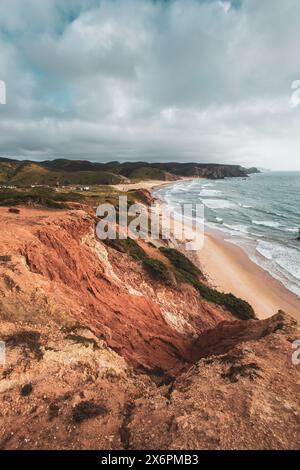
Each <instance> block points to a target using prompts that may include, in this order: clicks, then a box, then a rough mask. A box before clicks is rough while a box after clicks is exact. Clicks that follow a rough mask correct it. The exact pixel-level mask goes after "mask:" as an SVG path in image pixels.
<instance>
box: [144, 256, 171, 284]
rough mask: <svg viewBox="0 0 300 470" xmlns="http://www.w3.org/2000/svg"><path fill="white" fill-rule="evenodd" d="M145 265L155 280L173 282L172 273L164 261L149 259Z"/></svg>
mask: <svg viewBox="0 0 300 470" xmlns="http://www.w3.org/2000/svg"><path fill="white" fill-rule="evenodd" d="M143 263H144V266H145V267H146V269H147V271H148V272H149V274H150V275H151V276H152V277H154V278H155V279H158V280H159V281H163V282H167V283H168V282H170V281H171V277H170V272H169V270H168V268H167V267H166V265H165V264H164V263H162V261H160V260H158V259H153V258H149V257H147V258H146V259H144V261H143Z"/></svg>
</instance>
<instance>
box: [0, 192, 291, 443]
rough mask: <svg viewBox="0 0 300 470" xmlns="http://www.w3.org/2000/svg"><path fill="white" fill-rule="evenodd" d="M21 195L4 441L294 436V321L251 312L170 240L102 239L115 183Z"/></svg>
mask: <svg viewBox="0 0 300 470" xmlns="http://www.w3.org/2000/svg"><path fill="white" fill-rule="evenodd" d="M43 189H44V188H43ZM20 191H21V190H20ZM21 192H22V191H21ZM24 194H25V193H23V199H22V200H17V201H16V200H15V201H12V200H11V201H7V200H6V201H4V205H3V206H2V207H0V223H1V227H2V230H0V242H1V243H0V340H1V341H4V342H5V345H6V363H5V364H3V365H0V374H1V375H0V415H1V419H2V426H1V429H0V446H1V448H2V449H41V448H43V449H121V450H124V449H125V450H128V449H153V448H156V449H233V448H239V449H253V448H258V449H296V448H298V447H299V421H298V420H299V406H300V402H299V400H300V398H299V394H298V393H297V386H298V385H297V384H298V383H299V380H300V370H299V367H296V366H295V365H293V363H292V353H293V350H292V343H293V342H294V341H295V340H296V339H298V338H299V334H300V331H299V325H298V323H297V322H296V321H294V320H293V319H291V318H290V317H289V316H288V315H286V314H284V313H283V312H279V313H277V314H276V315H274V316H273V317H271V318H269V319H267V320H257V319H256V316H255V312H254V311H253V309H252V307H251V306H250V305H249V304H248V303H247V302H245V301H243V300H242V299H239V298H236V297H235V296H233V295H232V294H230V293H228V294H226V293H222V292H218V291H217V290H216V289H214V288H213V287H212V286H210V284H209V282H208V281H207V279H206V278H205V276H204V275H203V273H202V272H201V269H200V267H199V266H198V265H196V264H194V262H193V260H192V259H189V258H187V256H186V254H184V253H182V252H181V251H178V249H176V248H175V247H174V246H172V244H171V242H162V243H157V244H153V243H150V242H147V241H145V240H132V239H130V238H128V239H127V240H118V239H117V240H111V241H106V242H101V241H99V240H98V239H97V237H96V235H95V226H96V223H97V218H96V217H95V211H94V205H95V204H97V203H98V202H100V201H101V200H102V201H103V200H109V201H113V200H114V198H116V197H117V196H118V191H117V190H116V189H114V188H108V187H102V188H101V190H100V189H99V191H98V193H97V194H89V193H87V194H84V195H82V194H78V195H77V197H76V199H74V195H73V194H72V193H71V192H70V193H60V192H55V191H53V194H52V195H51V197H54V196H55V197H56V198H59V197H62V196H64V197H63V200H59V199H55V200H54V199H53V200H51V201H52V203H55V204H56V207H55V208H51V209H49V205H48V203H49V200H48V199H47V198H45V196H44V198H43V197H42V196H41V195H40V198H39V199H36V200H34V201H33V200H32V199H30V201H29V200H27V201H26V200H25V199H24ZM123 194H124V193H123ZM127 194H128V197H129V198H131V199H134V200H138V201H141V200H144V201H145V200H146V203H147V198H146V196H147V193H146V192H145V191H133V192H131V191H129V192H128V193H127ZM148 196H149V194H148ZM49 197H50V196H49ZM8 202H9V204H8ZM12 204H13V206H14V207H12ZM7 205H8V207H7ZM275 313H276V312H274V314H275Z"/></svg>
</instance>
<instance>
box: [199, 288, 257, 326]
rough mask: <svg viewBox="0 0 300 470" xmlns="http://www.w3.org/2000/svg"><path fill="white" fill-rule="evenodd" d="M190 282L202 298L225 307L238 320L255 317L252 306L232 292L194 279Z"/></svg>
mask: <svg viewBox="0 0 300 470" xmlns="http://www.w3.org/2000/svg"><path fill="white" fill-rule="evenodd" d="M191 283H192V285H193V286H194V287H195V288H196V289H197V290H198V292H199V293H200V294H201V296H202V297H203V298H204V299H206V300H208V301H210V302H213V303H215V304H217V305H221V306H223V307H225V308H226V309H227V310H228V311H229V312H231V313H232V314H233V315H234V316H235V317H237V318H239V319H240V320H251V319H253V318H255V313H254V310H253V308H252V307H251V305H250V304H249V303H248V302H246V301H245V300H242V299H239V298H238V297H236V296H235V295H233V294H224V293H223V292H219V291H217V290H216V289H213V288H211V287H208V286H207V285H205V284H203V283H202V282H199V281H196V280H192V281H191Z"/></svg>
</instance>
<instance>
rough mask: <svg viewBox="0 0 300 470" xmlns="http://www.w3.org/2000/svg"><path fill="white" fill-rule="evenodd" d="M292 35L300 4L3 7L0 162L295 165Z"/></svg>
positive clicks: (147, 0) (144, 2) (298, 53)
mask: <svg viewBox="0 0 300 470" xmlns="http://www.w3.org/2000/svg"><path fill="white" fill-rule="evenodd" d="M299 34H300V2H299V0H284V1H282V0H232V1H227V0H226V1H225V0H1V3H0V80H2V81H4V82H5V84H6V104H5V105H3V104H0V156H5V157H17V158H20V159H23V158H25V159H31V160H46V159H52V158H74V159H89V160H93V161H110V160H119V161H133V160H147V161H195V162H216V163H231V164H241V165H245V166H254V165H255V166H259V167H263V168H269V169H275V170H300V50H299V48H300V42H299ZM292 87H294V88H292Z"/></svg>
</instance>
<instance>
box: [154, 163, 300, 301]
mask: <svg viewBox="0 0 300 470" xmlns="http://www.w3.org/2000/svg"><path fill="white" fill-rule="evenodd" d="M155 194H156V196H157V197H159V198H161V199H163V200H164V201H165V202H166V203H167V204H168V205H169V206H171V207H172V206H174V207H175V205H176V204H184V203H191V202H193V203H199V202H202V203H203V204H204V206H205V227H206V230H207V231H208V232H209V231H211V232H213V231H216V230H217V231H218V232H219V233H222V234H223V236H224V239H225V240H227V241H229V242H231V243H234V244H236V245H239V246H240V247H241V248H242V249H243V250H244V251H245V252H246V253H247V255H248V256H249V258H250V259H251V260H252V261H254V262H255V263H257V264H258V265H259V266H261V267H262V268H264V269H265V270H266V271H268V272H269V273H270V274H271V275H272V276H273V277H274V278H275V279H277V280H279V281H281V282H282V284H283V285H284V286H285V287H286V288H288V289H289V290H290V291H291V292H293V293H295V294H296V295H298V296H300V241H299V240H297V235H298V228H300V172H265V173H260V174H254V175H251V176H250V177H249V178H228V179H224V180H216V181H215V180H214V181H212V180H205V179H201V180H199V179H198V180H193V181H180V182H177V183H174V184H172V185H169V186H164V187H161V188H160V189H157V190H156V191H155Z"/></svg>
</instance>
